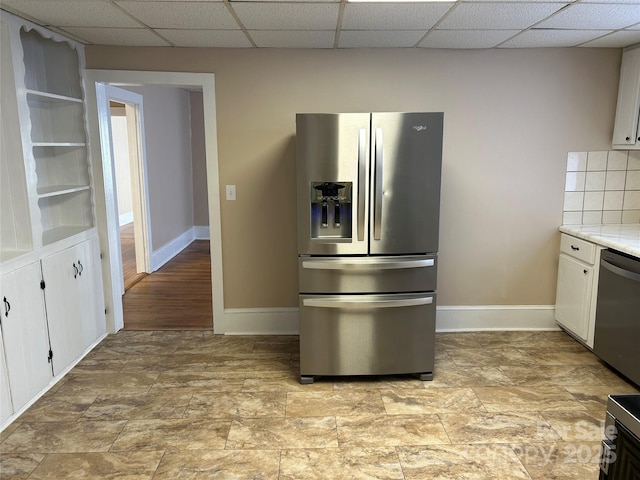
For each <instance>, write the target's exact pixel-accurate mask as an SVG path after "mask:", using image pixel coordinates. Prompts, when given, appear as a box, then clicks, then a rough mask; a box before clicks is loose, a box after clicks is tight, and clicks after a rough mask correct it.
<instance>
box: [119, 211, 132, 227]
mask: <svg viewBox="0 0 640 480" xmlns="http://www.w3.org/2000/svg"><path fill="white" fill-rule="evenodd" d="M131 222H133V212H127V213H123V214H122V215H120V218H119V219H118V223H119V225H120V226H123V225H126V224H127V223H131Z"/></svg>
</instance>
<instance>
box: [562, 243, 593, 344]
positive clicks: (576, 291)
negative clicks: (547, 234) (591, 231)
mask: <svg viewBox="0 0 640 480" xmlns="http://www.w3.org/2000/svg"><path fill="white" fill-rule="evenodd" d="M600 250H601V247H598V246H596V245H595V244H593V243H590V242H586V241H584V240H582V239H579V238H576V237H572V236H570V235H566V234H562V237H561V242H560V260H559V263H558V286H557V292H556V310H555V318H556V321H557V322H558V324H559V325H560V326H561V327H562V328H563V329H565V330H566V331H568V332H569V333H571V334H572V335H573V336H574V337H576V338H577V339H578V340H580V341H581V342H583V343H584V344H586V345H587V346H589V347H591V348H593V333H594V327H595V301H596V291H597V287H598V266H597V265H598V263H599V261H600Z"/></svg>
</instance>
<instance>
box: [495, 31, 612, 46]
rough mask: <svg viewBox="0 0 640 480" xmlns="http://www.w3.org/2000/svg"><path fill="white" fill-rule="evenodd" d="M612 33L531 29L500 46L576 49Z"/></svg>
mask: <svg viewBox="0 0 640 480" xmlns="http://www.w3.org/2000/svg"><path fill="white" fill-rule="evenodd" d="M607 33H610V31H609V30H544V29H542V30H537V29H531V30H527V31H526V32H522V33H521V34H520V35H518V36H516V37H514V38H512V39H510V40H508V41H507V42H505V43H503V44H502V45H500V47H505V48H533V47H574V46H576V45H579V44H581V43H584V42H588V41H589V40H593V39H595V38H598V37H601V36H603V35H606V34H607Z"/></svg>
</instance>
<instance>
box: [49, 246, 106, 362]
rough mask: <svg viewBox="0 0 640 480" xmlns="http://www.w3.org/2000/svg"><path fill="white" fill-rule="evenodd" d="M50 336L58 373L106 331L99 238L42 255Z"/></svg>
mask: <svg viewBox="0 0 640 480" xmlns="http://www.w3.org/2000/svg"><path fill="white" fill-rule="evenodd" d="M42 276H43V278H44V282H45V289H44V292H45V299H46V305H47V319H48V323H49V338H50V341H51V350H52V352H53V371H54V374H55V375H58V374H60V372H62V371H64V369H65V368H67V367H68V366H69V365H70V364H71V362H73V361H74V360H75V359H77V358H78V357H79V356H80V355H81V354H82V353H83V352H84V351H85V350H86V349H87V347H89V346H90V345H91V344H92V343H93V342H95V341H96V340H97V339H98V338H99V337H100V336H101V335H102V334H103V333H104V332H105V326H104V302H103V300H102V298H103V297H102V292H101V291H98V289H97V288H96V287H97V284H96V278H100V277H101V272H100V258H99V253H98V250H97V240H96V239H93V240H89V241H87V242H83V243H80V244H78V245H76V246H73V247H70V248H67V249H65V250H62V251H61V252H58V253H56V254H54V255H50V256H48V257H45V258H43V259H42Z"/></svg>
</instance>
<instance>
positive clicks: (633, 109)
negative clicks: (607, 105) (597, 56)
mask: <svg viewBox="0 0 640 480" xmlns="http://www.w3.org/2000/svg"><path fill="white" fill-rule="evenodd" d="M639 116H640V45H634V46H632V47H627V48H625V49H624V51H623V52H622V66H621V67H620V86H619V88H618V106H617V108H616V122H615V125H614V128H613V148H619V149H623V150H629V149H640V131H639V130H638V117H639Z"/></svg>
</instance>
